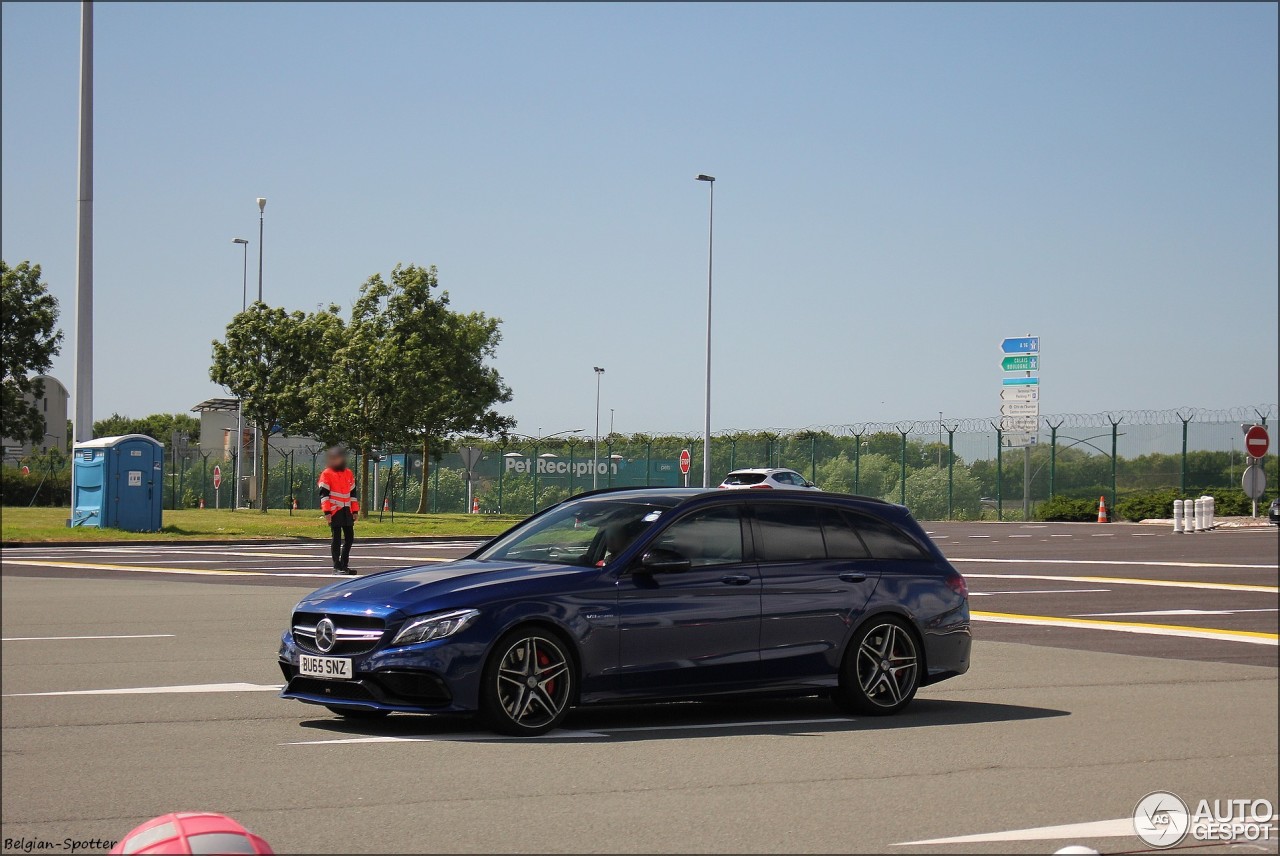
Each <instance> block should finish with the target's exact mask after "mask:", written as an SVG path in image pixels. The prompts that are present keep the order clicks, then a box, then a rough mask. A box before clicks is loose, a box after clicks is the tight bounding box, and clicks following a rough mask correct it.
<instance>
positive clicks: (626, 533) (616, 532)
mask: <svg viewBox="0 0 1280 856" xmlns="http://www.w3.org/2000/svg"><path fill="white" fill-rule="evenodd" d="M674 504H675V503H674V501H672V502H669V503H668V502H663V501H662V500H657V501H655V500H654V499H653V498H651V497H650V498H646V499H643V500H642V499H639V498H636V499H632V500H626V499H607V500H599V499H598V500H592V501H590V502H571V503H566V504H565V505H564V506H563V507H559V508H556V509H553V510H552V511H549V512H547V513H546V514H544V515H542V516H541V517H539V518H537V519H536V520H531V521H529V522H528V523H526V524H524V525H523V526H520V527H518V528H516V529H515V530H513V531H512V532H510V533H509V534H507V535H506V536H504V537H502V538H499V539H498V540H497V541H495V542H494V543H493V544H491V545H490V546H489V547H487V548H485V549H484V550H483V551H481V552H480V553H478V554H477V555H476V557H475V558H476V559H479V560H480V561H504V562H546V563H550V564H555V565H582V566H584V567H604V565H606V564H607V563H608V562H609V561H610V560H611V559H612V558H613V557H614V556H616V555H618V554H619V553H621V552H622V551H623V550H625V549H626V548H627V547H629V546H630V545H631V543H632V542H633V541H635V540H636V538H637V537H639V536H640V535H641V534H642V533H643V532H644V531H645V530H646V529H648V528H649V527H650V526H652V525H653V524H654V523H655V522H656V521H657V520H658V518H659V517H661V516H662V513H663V512H664V511H666V510H668V509H669V508H671V507H672V506H673V505H674Z"/></svg>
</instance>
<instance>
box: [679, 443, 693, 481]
mask: <svg viewBox="0 0 1280 856" xmlns="http://www.w3.org/2000/svg"><path fill="white" fill-rule="evenodd" d="M692 460H693V456H692V455H690V454H689V450H688V449H681V450H680V472H681V474H683V475H686V476H687V475H689V462H690V461H692Z"/></svg>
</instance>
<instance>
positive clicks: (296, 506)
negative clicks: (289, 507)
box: [293, 496, 298, 511]
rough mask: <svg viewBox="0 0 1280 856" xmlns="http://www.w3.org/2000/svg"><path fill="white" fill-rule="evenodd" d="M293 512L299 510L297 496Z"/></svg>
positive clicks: (294, 499) (294, 500)
mask: <svg viewBox="0 0 1280 856" xmlns="http://www.w3.org/2000/svg"><path fill="white" fill-rule="evenodd" d="M293 510H294V511H297V510H298V498H297V497H296V496H295V497H294V498H293Z"/></svg>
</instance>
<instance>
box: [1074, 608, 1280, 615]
mask: <svg viewBox="0 0 1280 856" xmlns="http://www.w3.org/2000/svg"><path fill="white" fill-rule="evenodd" d="M1277 611H1280V610H1277V608H1276V607H1274V606H1269V607H1266V608H1263V609H1153V610H1150V611H1148V612H1084V613H1081V614H1079V615H1077V616H1075V617H1076V618H1134V617H1137V616H1143V615H1235V614H1236V613H1240V612H1277Z"/></svg>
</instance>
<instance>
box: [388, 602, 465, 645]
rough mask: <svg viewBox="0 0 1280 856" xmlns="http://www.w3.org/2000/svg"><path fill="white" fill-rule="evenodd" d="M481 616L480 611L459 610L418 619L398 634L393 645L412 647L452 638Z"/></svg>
mask: <svg viewBox="0 0 1280 856" xmlns="http://www.w3.org/2000/svg"><path fill="white" fill-rule="evenodd" d="M479 614H480V610H478V609H458V610H454V611H453V612H441V613H438V614H436V615H427V616H424V617H423V618H416V619H414V620H413V621H410V622H409V623H408V624H406V625H405V626H404V628H403V629H402V630H401V631H400V632H399V633H397V634H396V638H395V639H394V640H392V642H391V644H392V645H412V644H413V643H415V642H430V641H431V640H432V639H443V638H444V637H446V636H452V635H453V634H455V633H457V632H458V631H459V630H461V629H462V628H464V627H466V626H467V625H468V624H470V623H471V622H472V621H473V620H475V617H476V616H477V615H479Z"/></svg>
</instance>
